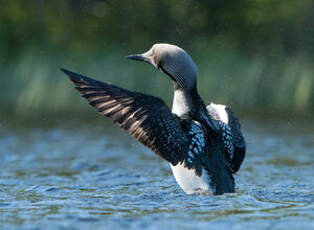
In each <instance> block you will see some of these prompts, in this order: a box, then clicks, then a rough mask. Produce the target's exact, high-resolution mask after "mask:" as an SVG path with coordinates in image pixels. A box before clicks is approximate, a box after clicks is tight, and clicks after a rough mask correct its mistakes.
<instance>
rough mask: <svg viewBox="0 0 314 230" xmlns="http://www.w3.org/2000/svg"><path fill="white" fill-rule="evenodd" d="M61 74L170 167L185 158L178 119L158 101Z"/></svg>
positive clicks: (184, 144)
mask: <svg viewBox="0 0 314 230" xmlns="http://www.w3.org/2000/svg"><path fill="white" fill-rule="evenodd" d="M61 70H62V71H63V72H64V73H66V74H67V75H68V76H69V77H70V79H71V80H72V81H73V83H74V84H75V85H76V89H77V90H78V91H79V92H80V93H81V94H82V96H83V97H84V98H86V99H87V100H88V101H89V104H90V105H91V106H93V107H94V108H96V110H97V111H98V112H99V113H100V114H102V115H103V116H106V117H109V118H111V119H112V120H113V122H114V123H115V124H117V125H118V126H120V127H121V128H123V129H125V130H126V131H128V132H129V133H130V134H131V135H132V136H134V137H135V138H136V139H137V140H138V141H140V142H141V143H142V144H144V145H145V146H147V147H149V148H150V149H152V150H153V151H154V152H155V153H157V154H158V155H160V156H161V157H162V158H164V159H165V160H167V161H169V162H170V163H171V164H173V165H176V164H178V163H179V162H183V160H184V159H185V158H186V156H185V154H187V149H188V137H187V135H186V133H185V132H183V130H182V128H181V125H180V119H179V118H178V117H177V116H176V115H174V114H172V113H171V111H170V109H169V108H168V106H167V105H166V104H165V103H164V102H163V101H162V100H161V99H159V98H157V97H153V96H149V95H145V94H142V93H137V92H132V91H129V90H127V89H123V88H120V87H117V86H114V85H112V84H107V83H103V82H100V81H96V80H93V79H91V78H88V77H85V76H82V75H80V74H77V73H73V72H71V71H68V70H65V69H61Z"/></svg>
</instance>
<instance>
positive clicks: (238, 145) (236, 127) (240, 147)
mask: <svg viewBox="0 0 314 230" xmlns="http://www.w3.org/2000/svg"><path fill="white" fill-rule="evenodd" d="M226 112H227V114H228V118H229V123H228V125H229V127H230V128H231V132H232V143H233V146H234V153H233V158H232V159H231V168H232V169H233V171H234V172H237V171H238V170H239V169H240V166H241V164H242V162H243V160H244V157H245V152H246V144H245V140H244V137H243V135H242V132H241V125H240V122H239V120H238V118H237V117H236V116H235V114H234V113H233V112H232V111H231V109H230V108H229V107H226Z"/></svg>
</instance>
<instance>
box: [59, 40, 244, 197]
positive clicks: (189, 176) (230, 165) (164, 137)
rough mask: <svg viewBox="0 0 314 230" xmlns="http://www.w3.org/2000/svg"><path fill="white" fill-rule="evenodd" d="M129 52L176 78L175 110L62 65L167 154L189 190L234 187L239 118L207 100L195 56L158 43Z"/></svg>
mask: <svg viewBox="0 0 314 230" xmlns="http://www.w3.org/2000/svg"><path fill="white" fill-rule="evenodd" d="M127 58H129V59H133V60H138V61H144V62H146V63H149V64H152V65H154V66H155V67H156V68H157V69H159V70H161V71H162V72H164V73H165V74H167V75H168V76H169V77H170V78H171V79H172V81H173V83H174V91H175V93H174V102H173V108H172V111H171V110H170V109H169V107H168V106H167V105H166V104H165V103H164V102H163V101H162V100H161V99H159V98H157V97H154V96H150V95H146V94H143V93H138V92H133V91H130V90H127V89H123V88H121V87H118V86H115V85H112V84H108V83H104V82H100V81H97V80H94V79H91V78H88V77H85V76H82V75H80V74H77V73H74V72H71V71H68V70H65V69H61V70H62V71H63V72H64V73H66V74H67V75H68V76H69V77H70V79H71V80H72V81H73V83H74V84H75V85H76V89H77V90H78V91H79V92H80V93H81V94H82V96H83V97H84V98H86V99H87V100H88V101H89V104H90V105H91V106H93V107H94V108H95V109H96V110H97V111H98V112H99V113H100V114H102V115H103V116H106V117H109V118H111V119H112V120H113V122H114V123H115V124H117V125H118V126H120V127H121V128H123V129H124V130H126V131H128V132H129V133H130V134H131V135H132V136H134V137H135V138H136V139H137V140H138V141H139V142H141V143H142V144H144V145H145V146H147V147H149V148H150V149H151V150H153V151H154V152H155V153H156V154H158V155H159V156H161V157H162V158H163V159H165V160H167V161H168V162H169V163H170V165H171V168H172V171H173V174H174V176H175V178H176V180H177V182H178V183H179V185H180V186H181V187H182V189H183V190H184V191H185V192H186V193H188V194H190V193H198V192H199V191H201V193H203V192H211V193H212V194H222V193H225V192H234V187H235V183H234V178H233V174H234V173H236V172H237V171H238V170H239V168H240V166H241V164H242V162H243V159H244V157H245V151H246V147H245V141H244V138H243V136H242V133H241V129H240V123H239V121H238V119H237V118H236V116H235V115H234V113H233V112H232V111H231V109H230V108H228V107H225V106H222V105H220V106H222V108H224V109H223V110H221V109H216V108H215V107H212V106H211V105H209V106H207V107H206V106H205V104H204V102H203V100H202V99H201V97H200V96H199V94H198V92H197V87H196V79H197V68H196V66H195V64H194V62H193V61H192V59H191V57H190V56H189V55H188V54H187V53H186V52H185V51H184V50H182V49H181V48H179V47H177V46H173V45H169V44H155V45H154V46H153V47H152V48H151V49H150V50H149V51H147V52H146V53H144V54H137V55H130V56H128V57H127ZM222 117H224V119H222ZM226 119H227V120H228V121H226Z"/></svg>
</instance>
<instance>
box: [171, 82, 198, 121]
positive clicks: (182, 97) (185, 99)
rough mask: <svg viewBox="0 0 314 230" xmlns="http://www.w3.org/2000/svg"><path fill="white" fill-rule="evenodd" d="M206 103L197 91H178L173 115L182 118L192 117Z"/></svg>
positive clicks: (174, 100) (175, 94)
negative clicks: (185, 116)
mask: <svg viewBox="0 0 314 230" xmlns="http://www.w3.org/2000/svg"><path fill="white" fill-rule="evenodd" d="M203 105H204V103H203V101H202V99H201V97H200V96H199V94H198V92H197V89H196V88H195V89H193V90H185V89H182V88H180V89H176V90H175V91H174V96H173V104H172V113H174V114H176V115H178V116H179V117H180V116H183V115H191V114H194V113H196V112H197V111H199V110H200V107H203Z"/></svg>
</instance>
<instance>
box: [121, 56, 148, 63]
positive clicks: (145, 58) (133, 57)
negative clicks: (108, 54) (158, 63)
mask: <svg viewBox="0 0 314 230" xmlns="http://www.w3.org/2000/svg"><path fill="white" fill-rule="evenodd" d="M126 58H127V59H132V60H135V61H143V62H146V63H149V64H153V63H152V61H151V60H150V58H148V57H146V56H144V55H143V54H132V55H129V56H126Z"/></svg>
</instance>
